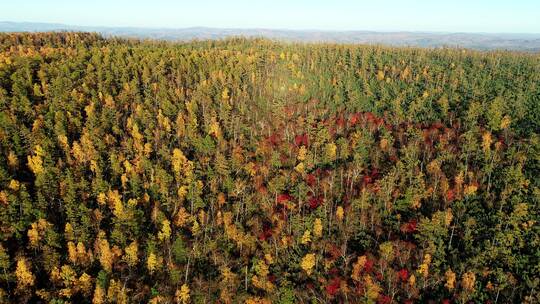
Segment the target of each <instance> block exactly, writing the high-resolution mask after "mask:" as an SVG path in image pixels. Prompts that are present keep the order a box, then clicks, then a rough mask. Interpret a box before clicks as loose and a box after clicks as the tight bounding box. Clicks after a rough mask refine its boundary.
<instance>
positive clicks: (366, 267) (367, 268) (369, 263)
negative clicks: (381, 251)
mask: <svg viewBox="0 0 540 304" xmlns="http://www.w3.org/2000/svg"><path fill="white" fill-rule="evenodd" d="M373 264H374V263H373V261H372V260H369V259H368V260H367V261H366V264H365V265H364V271H365V272H371V271H373Z"/></svg>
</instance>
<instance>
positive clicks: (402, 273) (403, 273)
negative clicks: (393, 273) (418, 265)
mask: <svg viewBox="0 0 540 304" xmlns="http://www.w3.org/2000/svg"><path fill="white" fill-rule="evenodd" d="M398 278H399V279H400V280H401V281H403V282H406V281H407V280H408V279H409V271H408V270H407V269H405V268H403V269H401V270H400V271H398Z"/></svg>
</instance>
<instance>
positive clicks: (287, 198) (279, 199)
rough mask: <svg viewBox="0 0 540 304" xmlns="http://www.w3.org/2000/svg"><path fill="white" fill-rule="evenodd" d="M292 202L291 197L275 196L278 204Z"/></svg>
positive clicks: (284, 195) (285, 195)
mask: <svg viewBox="0 0 540 304" xmlns="http://www.w3.org/2000/svg"><path fill="white" fill-rule="evenodd" d="M290 200H292V196H290V195H288V194H280V195H278V196H277V202H278V203H279V204H281V203H283V202H287V201H290Z"/></svg>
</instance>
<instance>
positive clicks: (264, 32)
mask: <svg viewBox="0 0 540 304" xmlns="http://www.w3.org/2000/svg"><path fill="white" fill-rule="evenodd" d="M45 31H83V32H97V33H100V34H102V35H103V36H106V37H111V36H117V37H127V38H138V39H158V40H168V41H190V40H203V39H223V38H228V37H238V36H242V37H263V38H268V39H275V40H281V41H294V42H331V43H352V44H381V45H391V46H411V47H428V48H438V47H459V48H470V49H477V50H514V51H525V52H540V34H519V33H515V34H512V33H500V34H494V33H447V32H375V31H323V30H287V29H233V28H207V27H190V28H178V29H174V28H142V27H101V26H78V25H66V24H57V23H33V22H0V32H45Z"/></svg>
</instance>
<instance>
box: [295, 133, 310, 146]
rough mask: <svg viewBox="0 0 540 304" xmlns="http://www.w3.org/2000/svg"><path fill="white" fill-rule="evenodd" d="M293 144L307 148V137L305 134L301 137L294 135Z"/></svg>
mask: <svg viewBox="0 0 540 304" xmlns="http://www.w3.org/2000/svg"><path fill="white" fill-rule="evenodd" d="M294 144H295V145H296V146H297V147H299V146H306V147H307V146H309V137H308V135H307V134H305V133H304V134H302V135H296V136H295V137H294Z"/></svg>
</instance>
